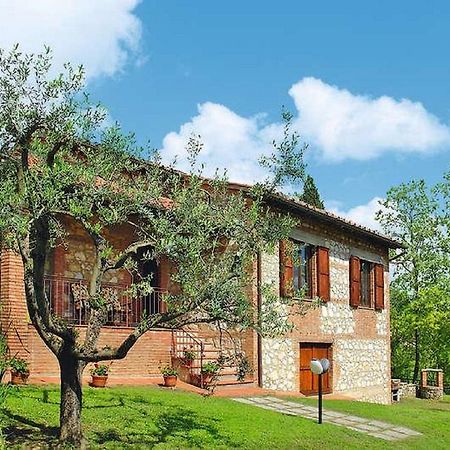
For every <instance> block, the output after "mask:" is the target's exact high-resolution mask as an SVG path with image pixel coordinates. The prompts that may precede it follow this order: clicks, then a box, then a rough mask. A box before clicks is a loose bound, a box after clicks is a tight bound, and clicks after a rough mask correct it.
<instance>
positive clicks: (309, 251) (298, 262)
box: [293, 241, 315, 298]
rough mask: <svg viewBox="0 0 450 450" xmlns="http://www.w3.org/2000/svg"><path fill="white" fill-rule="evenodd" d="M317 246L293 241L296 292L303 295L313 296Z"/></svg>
mask: <svg viewBox="0 0 450 450" xmlns="http://www.w3.org/2000/svg"><path fill="white" fill-rule="evenodd" d="M314 254H315V246H314V245H311V244H306V243H305V242H298V241H293V268H294V277H293V278H294V279H293V285H294V286H293V287H294V293H295V294H300V295H301V296H302V297H306V298H311V297H312V289H313V286H312V270H313V256H314Z"/></svg>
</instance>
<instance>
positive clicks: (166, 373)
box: [161, 366, 178, 377]
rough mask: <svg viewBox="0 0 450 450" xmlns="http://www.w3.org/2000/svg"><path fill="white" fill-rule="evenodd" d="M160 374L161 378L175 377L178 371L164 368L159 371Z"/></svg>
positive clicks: (167, 367) (172, 368)
mask: <svg viewBox="0 0 450 450" xmlns="http://www.w3.org/2000/svg"><path fill="white" fill-rule="evenodd" d="M161 373H162V375H163V377H170V376H175V377H176V376H177V375H178V370H177V369H175V368H174V367H170V366H166V367H163V368H162V369H161Z"/></svg>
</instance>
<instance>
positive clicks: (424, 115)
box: [289, 77, 450, 161]
mask: <svg viewBox="0 0 450 450" xmlns="http://www.w3.org/2000/svg"><path fill="white" fill-rule="evenodd" d="M289 94H290V95H291V97H292V98H293V99H294V102H295V106H296V108H297V111H298V118H297V119H296V126H297V128H298V130H299V132H300V133H301V134H302V136H303V137H304V138H305V139H306V141H308V142H310V143H311V144H313V146H314V147H316V148H318V149H319V150H320V151H321V152H322V153H323V156H324V157H325V159H329V160H335V161H338V160H344V159H347V158H350V159H358V160H367V159H371V158H375V157H377V156H380V155H381V154H383V153H385V152H390V151H399V152H405V153H429V152H432V151H435V150H437V149H439V148H441V147H442V146H444V145H448V144H450V130H449V128H448V127H447V126H446V125H444V124H442V123H441V122H440V121H439V119H438V118H437V117H436V116H434V115H433V114H431V113H429V112H428V111H427V110H426V109H425V108H424V107H423V105H422V104H421V103H419V102H413V101H411V100H408V99H401V100H395V99H393V98H392V97H387V96H382V97H379V98H371V97H368V96H362V95H355V94H352V93H351V92H349V91H347V90H345V89H339V88H338V87H336V86H331V85H329V84H326V83H324V82H323V81H321V80H318V79H317V78H311V77H308V78H303V79H302V80H301V81H299V82H298V83H296V84H294V85H293V86H292V87H291V89H290V90H289Z"/></svg>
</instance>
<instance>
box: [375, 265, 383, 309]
mask: <svg viewBox="0 0 450 450" xmlns="http://www.w3.org/2000/svg"><path fill="white" fill-rule="evenodd" d="M383 308H384V266H383V264H375V309H383Z"/></svg>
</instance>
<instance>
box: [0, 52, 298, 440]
mask: <svg viewBox="0 0 450 450" xmlns="http://www.w3.org/2000/svg"><path fill="white" fill-rule="evenodd" d="M50 66H51V55H50V50H48V49H47V51H46V52H45V53H44V54H41V55H37V56H35V55H24V54H21V53H20V51H19V49H18V48H17V47H16V48H14V49H13V50H12V51H10V52H5V51H3V50H0V148H1V155H0V158H1V159H0V178H1V180H2V183H1V184H0V211H1V213H0V235H1V239H2V247H3V249H5V248H7V249H13V250H16V251H17V252H18V253H20V255H21V258H22V261H23V266H24V285H25V296H26V301H27V307H28V312H29V316H30V319H31V321H32V323H33V325H34V326H35V328H36V330H37V332H38V334H39V336H40V337H41V338H42V339H43V341H44V342H45V344H46V345H47V347H48V348H49V349H50V350H51V351H52V352H53V354H54V355H55V356H56V358H57V360H58V362H59V367H60V372H61V408H60V439H61V440H63V441H70V442H72V443H73V444H75V445H80V444H81V442H82V439H83V437H82V429H81V420H80V419H81V406H82V390H81V376H82V373H83V370H84V369H85V367H86V365H87V364H88V363H92V362H98V361H102V360H103V361H104V360H114V359H120V358H124V357H125V356H126V355H127V353H128V351H129V350H130V349H131V348H132V347H133V345H134V344H135V343H136V342H137V340H138V339H139V338H140V337H141V336H142V335H143V334H144V333H145V332H146V331H147V330H149V329H150V328H154V327H160V328H171V329H173V328H179V327H182V326H185V325H189V324H192V323H214V324H215V325H217V326H219V327H222V328H223V327H233V326H235V327H239V329H245V328H247V327H254V328H258V327H259V325H260V321H259V318H258V311H257V310H255V308H254V305H253V304H252V302H251V299H249V298H248V297H247V296H246V287H247V286H248V284H249V282H251V280H250V275H249V271H248V267H249V266H250V264H251V262H252V261H253V258H254V256H255V254H256V253H257V252H260V251H266V250H269V249H271V248H273V247H274V245H275V243H276V242H277V241H278V240H279V239H282V238H284V237H286V236H287V235H288V233H289V230H290V229H291V227H292V226H293V225H294V221H293V220H292V219H291V218H289V217H287V216H285V215H283V216H281V215H279V214H276V213H274V212H271V211H270V210H269V209H268V208H267V207H266V205H265V202H264V199H265V196H266V194H267V193H268V191H269V190H273V189H274V188H275V187H276V186H277V185H278V184H279V182H280V181H281V180H287V179H289V178H292V177H295V176H296V174H297V173H301V172H302V171H303V160H302V158H301V157H299V156H298V155H297V153H296V150H295V147H296V141H295V139H294V140H292V139H291V138H290V136H289V133H288V130H289V123H288V122H289V119H288V118H287V119H288V120H287V121H286V124H287V125H286V129H285V131H286V133H285V137H284V140H283V141H282V142H281V144H280V147H279V148H281V149H282V152H279V154H278V155H277V153H276V151H277V149H279V148H277V147H276V148H275V153H274V156H275V157H276V158H277V159H276V165H277V166H280V167H281V169H280V168H275V169H274V173H276V182H267V183H263V184H259V185H257V186H255V187H254V188H253V189H251V190H250V191H249V192H248V193H246V194H245V195H244V194H243V193H242V192H235V193H233V195H230V192H229V190H228V186H227V180H226V179H225V178H224V177H219V176H216V177H215V178H214V179H212V180H210V182H208V183H206V182H205V180H204V179H203V178H202V177H201V171H200V172H199V171H198V170H197V169H195V161H196V155H197V154H198V153H199V151H200V150H201V144H200V143H199V141H198V140H197V139H195V138H192V139H191V141H190V142H189V144H188V150H189V153H190V155H191V160H192V171H191V173H190V174H189V176H184V175H183V174H180V173H179V172H177V171H174V170H172V169H171V168H164V167H162V166H161V165H160V164H159V158H158V157H157V155H156V156H155V157H154V158H153V159H152V160H151V161H144V160H143V159H141V158H139V154H140V153H139V149H138V148H137V147H136V145H135V142H134V139H133V137H132V136H124V135H123V134H122V133H121V130H120V128H119V127H118V126H114V127H111V128H104V124H103V123H104V118H105V111H104V110H103V109H102V108H100V107H98V106H92V105H91V104H90V102H89V97H88V96H87V95H86V94H83V93H82V88H83V78H84V74H83V70H82V68H79V69H74V68H72V66H70V65H66V66H65V72H64V74H62V75H59V76H58V77H56V78H54V79H50V78H49V70H50ZM283 168H284V169H285V168H288V169H289V173H287V174H285V173H284V172H285V170H284V169H283ZM67 220H71V221H75V222H76V223H78V224H79V225H80V226H81V227H83V229H84V231H85V232H86V233H87V235H88V236H89V237H90V239H91V242H92V247H93V249H94V255H95V260H94V262H93V266H92V269H91V277H90V279H89V280H87V281H88V289H87V293H86V296H87V300H86V305H87V306H86V313H87V327H86V334H85V336H84V337H83V339H81V338H80V336H79V335H78V333H77V330H76V329H75V327H74V326H73V325H71V324H69V323H67V322H65V321H64V320H62V319H61V318H59V317H56V316H54V315H53V314H51V309H50V303H49V299H48V298H47V297H46V294H45V289H44V271H45V269H44V268H45V264H46V261H47V259H48V257H49V254H50V252H51V250H52V248H54V247H56V246H58V245H69V244H70V243H69V242H68V241H67V240H66V230H65V228H64V223H65V221H67ZM124 224H125V225H126V226H128V227H129V228H130V229H132V230H133V235H134V239H133V242H130V245H129V246H128V247H127V248H126V249H124V250H122V251H119V250H117V249H116V248H115V247H114V245H113V242H112V240H111V234H113V233H109V231H111V230H113V229H114V227H115V226H117V225H124ZM143 250H144V251H143ZM138 255H143V256H140V257H141V258H143V259H152V260H157V261H158V260H160V259H161V258H167V259H168V260H169V261H170V262H171V264H172V265H173V266H174V267H176V269H177V270H176V273H174V274H173V275H172V280H171V282H172V283H176V284H177V286H178V289H177V290H176V291H173V292H171V293H169V294H168V295H167V296H166V298H165V302H166V305H167V310H166V311H165V312H161V313H158V314H153V315H143V316H142V317H141V321H140V323H139V324H138V325H137V327H136V328H135V329H132V330H131V331H130V334H129V335H128V337H127V338H126V339H125V340H124V341H123V342H122V343H121V344H120V345H118V346H117V347H115V348H99V347H98V339H99V334H100V330H101V327H102V325H103V324H104V323H105V322H106V320H107V315H108V311H110V310H111V308H112V304H111V302H112V300H111V299H109V298H108V295H107V293H106V292H105V291H104V290H103V289H102V280H103V279H104V277H105V276H106V275H107V274H108V273H110V272H111V271H115V270H119V269H121V268H124V267H126V268H127V269H129V270H131V271H133V270H135V269H136V264H137V263H136V260H137V258H139V256H138ZM150 284H151V278H150V277H146V278H144V279H142V280H141V281H140V282H139V283H137V284H135V285H133V286H132V288H131V290H130V293H129V295H130V296H135V297H138V296H139V295H144V294H148V293H150V292H151V290H152V288H151V285H150ZM272 320H276V317H275V316H274V315H272ZM279 320H280V321H283V320H285V319H284V318H282V317H280V318H279Z"/></svg>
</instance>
